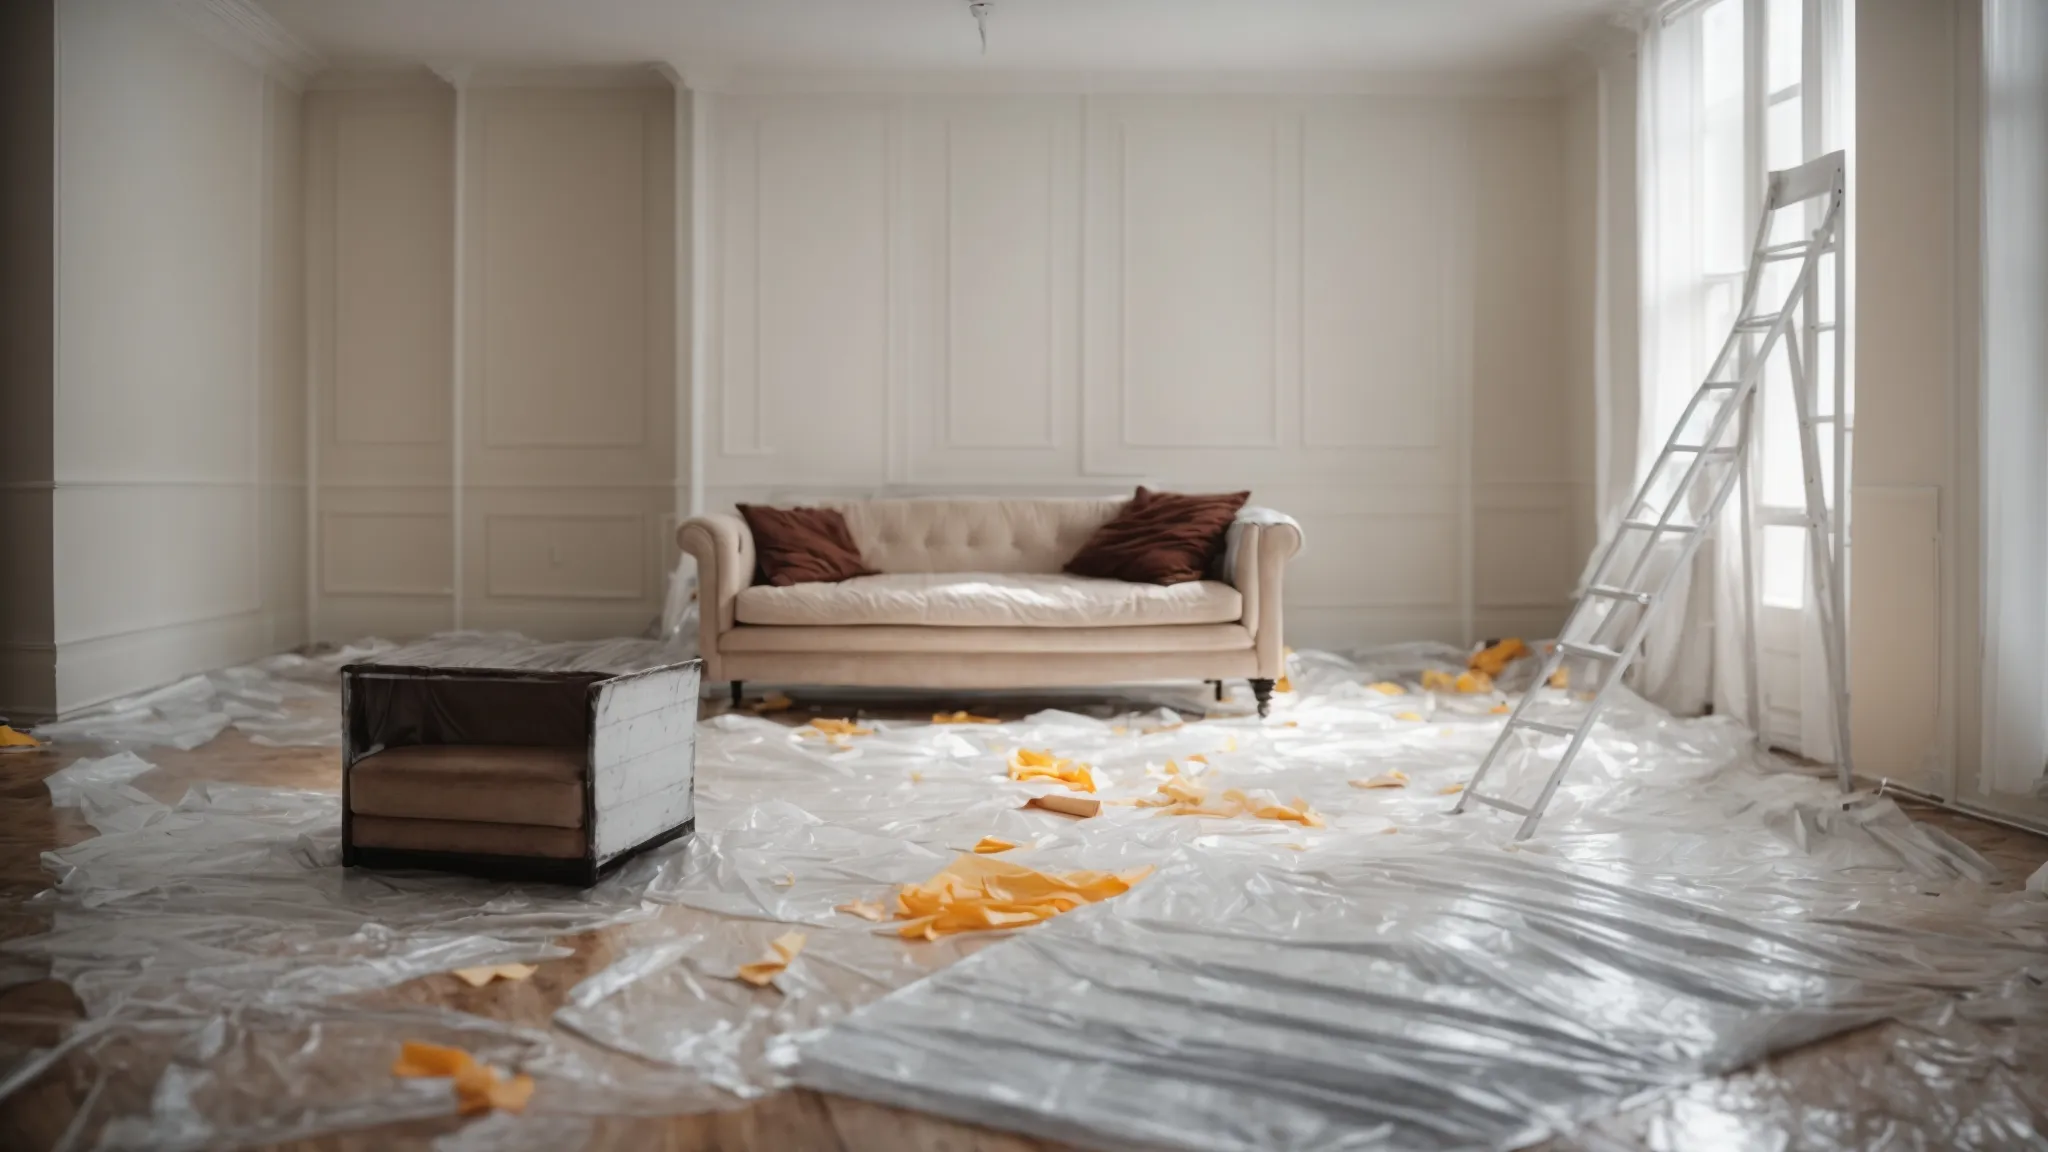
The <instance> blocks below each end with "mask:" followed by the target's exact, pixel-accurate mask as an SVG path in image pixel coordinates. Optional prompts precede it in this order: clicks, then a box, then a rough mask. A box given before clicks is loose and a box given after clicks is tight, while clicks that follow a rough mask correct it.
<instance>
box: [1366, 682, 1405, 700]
mask: <svg viewBox="0 0 2048 1152" xmlns="http://www.w3.org/2000/svg"><path fill="white" fill-rule="evenodd" d="M1366 687H1367V688H1370V689H1372V690H1373V691H1375V692H1377V693H1379V694H1380V695H1382V696H1403V695H1406V694H1407V692H1408V690H1407V689H1406V688H1403V687H1401V686H1400V685H1399V684H1396V683H1394V682H1393V681H1392V680H1382V681H1380V682H1379V683H1377V684H1367V685H1366Z"/></svg>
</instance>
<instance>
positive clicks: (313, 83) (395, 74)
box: [306, 61, 448, 92]
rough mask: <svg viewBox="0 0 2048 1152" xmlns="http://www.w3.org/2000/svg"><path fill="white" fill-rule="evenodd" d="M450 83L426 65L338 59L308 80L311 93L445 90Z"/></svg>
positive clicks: (307, 87) (308, 88) (307, 83)
mask: <svg viewBox="0 0 2048 1152" xmlns="http://www.w3.org/2000/svg"><path fill="white" fill-rule="evenodd" d="M447 88H448V82H447V81H446V80H444V79H442V78H441V76H440V75H439V74H438V73H436V72H435V71H434V70H433V69H431V68H429V67H427V66H426V65H424V64H394V63H375V64H372V63H362V62H346V61H344V62H336V63H334V64H332V65H330V66H328V67H326V68H323V69H321V70H320V72H319V73H318V74H316V75H315V76H314V77H313V78H312V79H311V80H308V81H307V82H306V90H307V91H309V92H376V91H392V90H396V91H421V90H433V91H437V92H440V91H446V90H447Z"/></svg>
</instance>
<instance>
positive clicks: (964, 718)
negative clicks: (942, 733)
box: [932, 712, 1002, 724]
mask: <svg viewBox="0 0 2048 1152" xmlns="http://www.w3.org/2000/svg"><path fill="white" fill-rule="evenodd" d="M932 723H934V724H1000V723H1002V721H1000V720H998V719H996V718H995V717H993V716H976V715H975V714H974V713H972V712H934V713H932Z"/></svg>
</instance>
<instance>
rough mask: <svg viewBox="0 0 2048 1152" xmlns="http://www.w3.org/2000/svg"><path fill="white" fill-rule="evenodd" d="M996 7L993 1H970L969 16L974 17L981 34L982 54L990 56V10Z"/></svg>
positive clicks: (968, 6) (975, 25)
mask: <svg viewBox="0 0 2048 1152" xmlns="http://www.w3.org/2000/svg"><path fill="white" fill-rule="evenodd" d="M993 7H995V5H994V4H993V3H991V0H969V3H968V5H967V11H968V14H969V15H971V16H973V17H974V27H975V30H976V31H979V32H980V33H981V54H982V55H983V56H986V55H988V10H989V9H991V8H993Z"/></svg>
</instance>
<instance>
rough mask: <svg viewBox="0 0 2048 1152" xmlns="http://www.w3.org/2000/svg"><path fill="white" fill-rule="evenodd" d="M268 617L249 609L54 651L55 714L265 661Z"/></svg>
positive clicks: (270, 626)
mask: <svg viewBox="0 0 2048 1152" xmlns="http://www.w3.org/2000/svg"><path fill="white" fill-rule="evenodd" d="M270 616H271V614H270V613H266V612H264V611H263V610H262V609H261V608H252V609H248V610H246V611H242V612H235V613H231V614H229V615H225V616H216V617H211V618H207V619H202V620H189V621H178V622H175V623H170V624H160V625H155V626H152V627H148V628H138V629H134V630H132V631H127V632H118V633H112V634H109V635H104V636H93V637H85V638H80V639H74V640H65V641H60V642H58V644H57V645H56V651H55V658H56V673H57V676H56V679H57V710H58V711H59V712H60V713H69V712H75V711H77V710H79V709H81V708H89V707H91V706H92V705H94V704H99V703H103V702H105V701H107V700H111V699H113V698H115V697H117V696H125V695H127V694H128V693H131V692H139V691H142V690H144V689H148V688H154V687H157V686H158V685H162V684H168V683H171V682H172V681H175V680H177V679H178V678H179V677H181V676H187V675H190V674H191V673H192V670H193V669H195V668H225V667H229V666H231V665H235V664H244V663H247V662H248V661H250V660H254V659H257V658H258V657H261V656H264V655H267V654H268V653H269V651H270V636H271V632H272V629H273V627H274V621H273V620H272V619H271V618H270Z"/></svg>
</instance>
